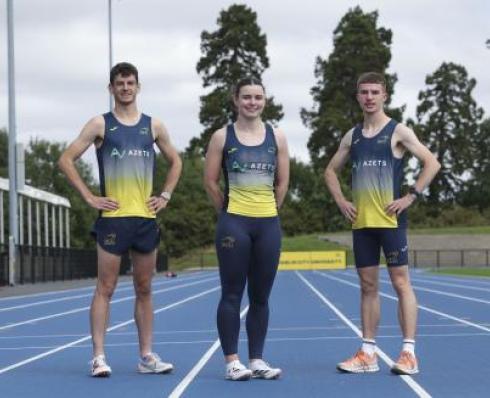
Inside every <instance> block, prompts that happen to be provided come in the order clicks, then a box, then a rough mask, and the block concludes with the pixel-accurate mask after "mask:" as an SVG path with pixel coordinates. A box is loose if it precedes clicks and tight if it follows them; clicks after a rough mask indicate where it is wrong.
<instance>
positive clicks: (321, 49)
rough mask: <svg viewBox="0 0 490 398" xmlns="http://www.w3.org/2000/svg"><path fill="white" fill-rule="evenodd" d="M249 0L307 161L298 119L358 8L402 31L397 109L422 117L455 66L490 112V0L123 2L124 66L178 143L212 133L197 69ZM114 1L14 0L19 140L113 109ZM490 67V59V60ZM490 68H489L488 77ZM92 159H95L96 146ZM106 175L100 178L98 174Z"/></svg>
mask: <svg viewBox="0 0 490 398" xmlns="http://www.w3.org/2000/svg"><path fill="white" fill-rule="evenodd" d="M233 3H240V4H242V3H244V4H247V5H248V6H250V7H251V8H252V9H253V10H254V11H256V12H257V14H258V24H259V25H260V27H261V28H262V31H263V32H264V33H265V34H266V35H267V40H268V47H267V52H268V56H269V59H270V68H269V69H268V70H267V72H266V73H265V75H264V76H263V78H264V82H265V84H266V87H267V91H268V93H270V94H273V95H274V96H275V98H276V101H277V102H278V103H281V104H282V105H283V107H284V114H285V116H284V118H283V120H282V121H281V122H280V127H281V128H282V129H283V130H284V131H285V133H286V134H287V136H288V140H289V145H290V150H291V153H292V155H294V156H296V157H299V158H300V159H302V160H305V161H307V160H308V159H309V157H308V151H307V148H306V143H307V140H308V137H309V136H310V131H308V130H307V129H306V128H305V127H304V126H303V124H302V123H301V119H300V116H299V112H300V109H301V107H306V108H311V106H312V105H313V103H312V101H311V96H310V94H309V91H310V88H311V87H312V86H313V85H314V84H315V78H314V75H313V70H314V63H315V58H316V57H317V56H321V57H322V58H325V57H327V56H328V54H329V53H330V52H331V51H332V33H333V30H334V29H335V27H336V26H337V24H338V22H339V21H340V18H341V17H342V16H343V15H344V14H345V13H346V12H347V11H348V10H349V8H352V7H355V6H356V5H360V6H361V7H362V9H363V11H364V12H370V11H374V10H378V11H379V19H378V25H379V26H383V27H385V28H388V29H391V30H392V32H393V44H392V47H391V52H392V61H391V64H390V68H389V72H391V73H393V72H395V73H397V75H398V83H397V84H396V86H395V95H394V98H393V105H396V106H398V105H402V104H406V105H407V111H406V113H405V117H408V116H414V113H415V107H416V105H417V94H418V92H419V91H420V90H421V89H424V87H425V83H424V81H425V77H426V75H428V74H431V73H433V72H434V71H435V70H436V69H437V68H438V67H439V66H440V65H441V63H442V62H444V61H448V62H455V63H458V64H461V65H463V66H464V67H465V68H466V69H467V71H468V73H469V76H470V77H474V78H476V80H477V86H476V89H475V91H474V97H475V99H476V100H477V102H478V104H479V105H480V106H481V107H483V109H484V110H485V113H486V116H488V113H489V112H490V73H489V72H488V71H489V65H490V49H487V48H486V46H485V41H486V39H488V38H490V24H489V17H490V2H489V1H487V0H466V1H459V0H424V1H422V0H411V1H389V0H386V1H384V0H378V1H369V0H366V1H358V2H354V1H347V0H345V1H343V0H336V1H327V0H301V1H297V0H294V1H293V0H261V1H259V0H254V1H252V0H250V1H246V2H233V1H226V0H172V1H171V0H168V1H165V0H113V45H114V61H115V62H120V61H129V62H132V63H134V64H135V65H136V66H137V67H138V69H139V71H140V81H141V84H142V91H141V94H140V96H139V100H138V101H139V106H140V109H141V110H142V111H144V112H145V113H148V114H150V115H153V116H156V117H158V118H160V119H162V120H163V121H164V123H165V124H166V125H167V128H168V129H169V131H170V133H171V136H172V140H173V142H174V144H175V146H176V147H177V148H178V149H179V150H183V149H185V147H186V146H187V145H188V142H189V140H190V139H191V138H192V137H194V136H198V135H199V134H200V132H201V130H202V128H201V126H200V124H199V119H198V112H199V96H200V95H202V94H203V89H202V87H201V84H202V80H201V78H200V76H199V75H198V74H197V73H196V63H197V61H198V59H199V57H200V55H201V53H200V33H201V31H202V30H208V31H213V30H216V28H217V25H216V19H217V17H218V14H219V12H220V11H221V10H222V9H224V8H228V7H229V6H230V5H231V4H233ZM0 4H1V5H0V26H1V32H0V54H1V56H0V127H3V126H7V123H8V106H7V105H8V102H7V44H6V43H7V33H6V31H7V29H6V0H1V1H0ZM107 8H108V7H107V0H84V1H79V0H42V1H37V0H14V15H15V64H16V70H15V73H16V80H15V84H16V96H17V97H16V108H17V118H16V120H17V139H18V141H21V142H24V143H27V142H29V140H30V139H31V138H33V137H40V138H45V139H48V140H51V141H71V140H73V139H74V138H75V137H76V135H77V134H78V133H79V131H80V129H81V127H82V126H83V124H84V123H85V122H86V121H87V120H88V119H90V118H91V117H92V116H94V115H96V114H100V113H103V112H105V111H106V110H107V109H108V93H107V89H106V86H107V82H108V63H109V61H108V28H107V19H108V18H107V15H108V12H107ZM485 65H486V66H485ZM485 71H486V72H485ZM84 159H85V160H87V161H89V162H93V161H94V159H95V156H94V151H93V149H91V150H89V151H88V153H87V155H85V156H84ZM94 174H96V173H94Z"/></svg>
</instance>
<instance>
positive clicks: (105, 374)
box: [92, 370, 112, 377]
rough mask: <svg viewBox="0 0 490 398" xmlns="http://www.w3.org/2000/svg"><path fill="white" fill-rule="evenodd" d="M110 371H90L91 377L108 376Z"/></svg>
mask: <svg viewBox="0 0 490 398" xmlns="http://www.w3.org/2000/svg"><path fill="white" fill-rule="evenodd" d="M111 373H112V372H111V371H110V370H101V371H99V372H96V373H93V372H92V377H110V375H111Z"/></svg>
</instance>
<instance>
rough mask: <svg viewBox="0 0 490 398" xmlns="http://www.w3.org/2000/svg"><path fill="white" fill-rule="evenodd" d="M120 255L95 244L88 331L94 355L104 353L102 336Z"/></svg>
mask: <svg viewBox="0 0 490 398" xmlns="http://www.w3.org/2000/svg"><path fill="white" fill-rule="evenodd" d="M120 264H121V256H118V255H115V254H111V253H109V252H107V251H105V250H104V249H102V248H101V247H100V246H99V245H97V287H96V289H95V292H94V297H93V299H92V305H91V306H90V331H91V333H92V344H93V351H94V357H95V356H97V355H102V354H104V338H105V332H106V329H107V325H108V322H109V303H110V301H111V297H112V294H113V293H114V290H115V288H116V285H117V278H118V276H119V267H120Z"/></svg>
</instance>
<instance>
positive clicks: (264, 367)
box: [250, 359, 282, 380]
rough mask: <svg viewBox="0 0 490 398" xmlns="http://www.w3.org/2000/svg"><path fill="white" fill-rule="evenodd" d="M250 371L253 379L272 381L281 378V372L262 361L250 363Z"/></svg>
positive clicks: (257, 360) (256, 360)
mask: <svg viewBox="0 0 490 398" xmlns="http://www.w3.org/2000/svg"><path fill="white" fill-rule="evenodd" d="M250 370H251V371H252V377H253V378H254V379H265V380H273V379H278V378H279V377H280V376H281V373H282V370H281V369H279V368H271V367H270V365H269V364H268V363H267V362H265V361H263V360H262V359H254V360H253V361H251V362H250Z"/></svg>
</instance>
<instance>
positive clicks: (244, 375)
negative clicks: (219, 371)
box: [225, 359, 252, 381]
mask: <svg viewBox="0 0 490 398" xmlns="http://www.w3.org/2000/svg"><path fill="white" fill-rule="evenodd" d="M250 377H252V371H251V370H250V369H247V368H246V367H245V365H243V364H242V363H241V362H240V361H239V360H238V359H236V360H234V361H231V362H228V363H227V364H226V371H225V379H227V380H233V381H241V380H249V379H250Z"/></svg>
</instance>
